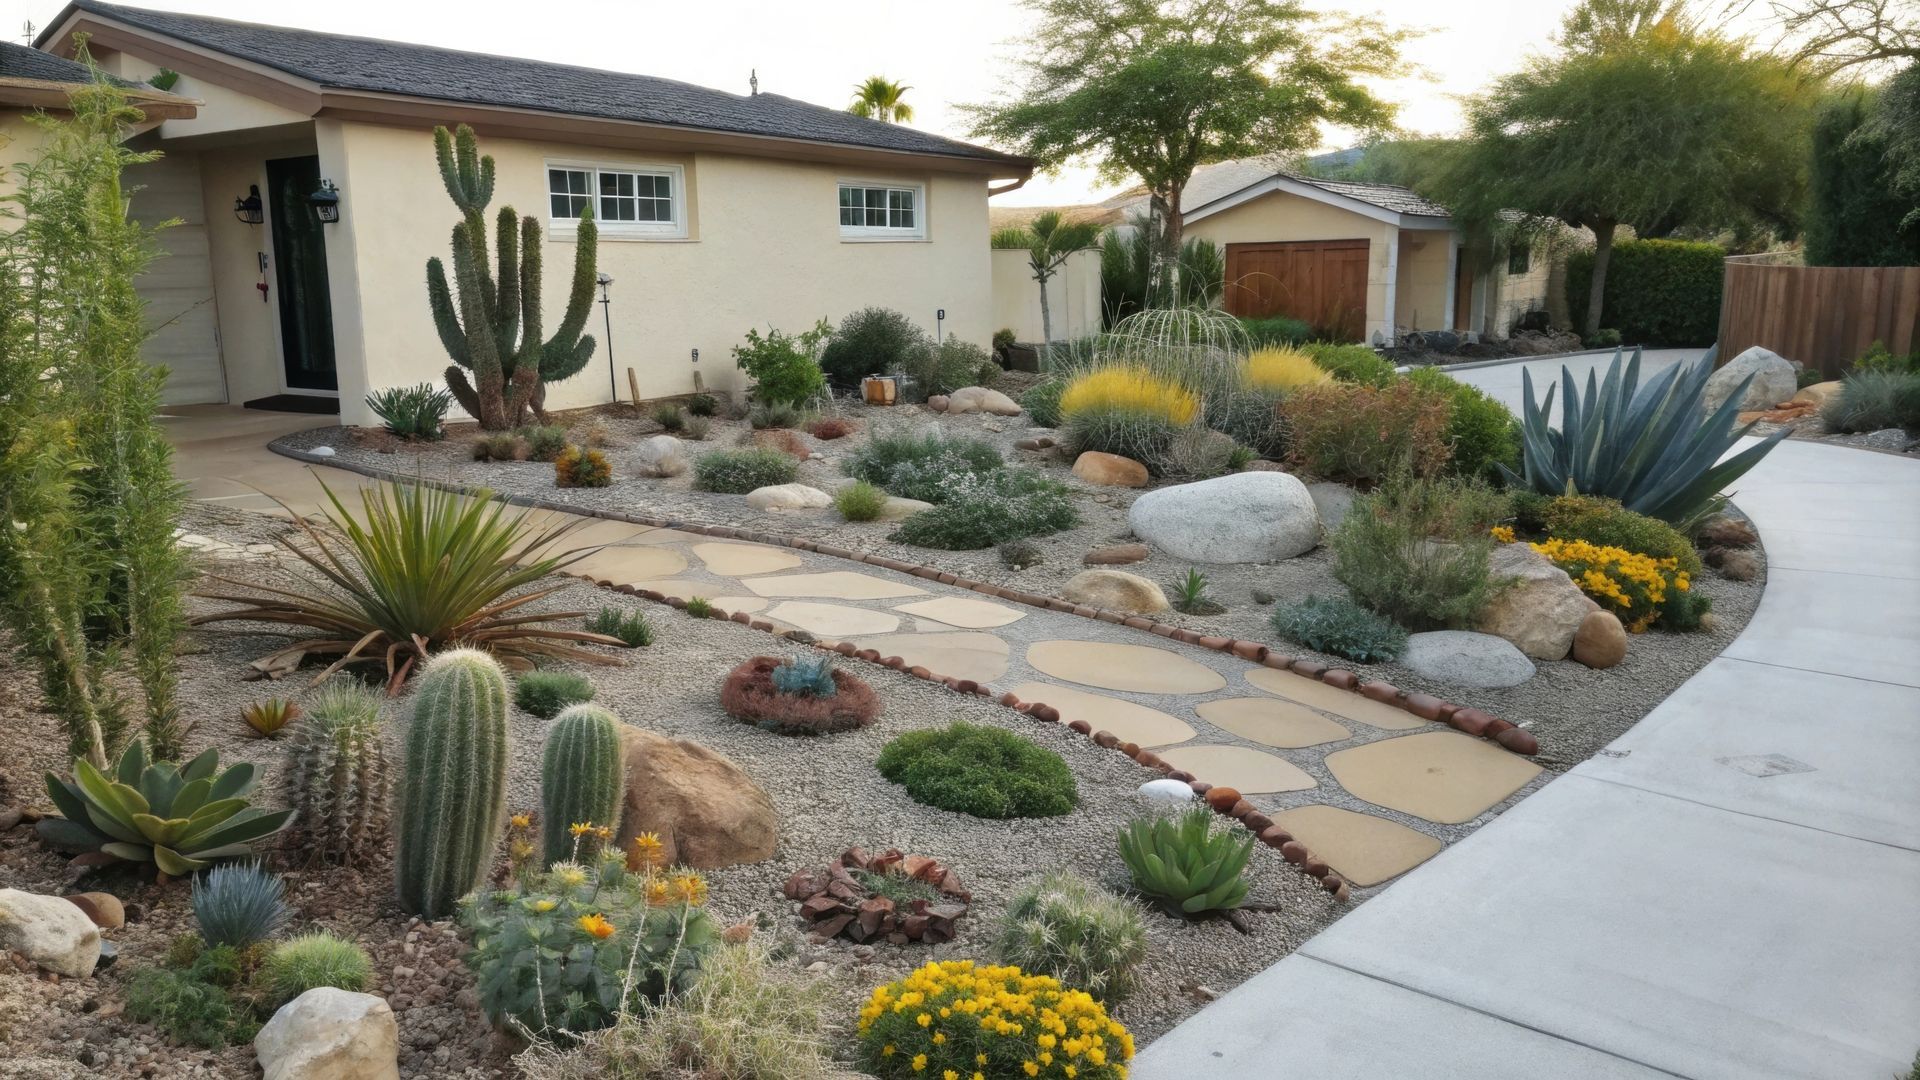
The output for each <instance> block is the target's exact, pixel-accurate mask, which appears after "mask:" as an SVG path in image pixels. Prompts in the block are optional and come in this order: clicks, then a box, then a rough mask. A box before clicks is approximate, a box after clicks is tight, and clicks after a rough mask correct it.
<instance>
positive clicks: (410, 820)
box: [394, 649, 507, 919]
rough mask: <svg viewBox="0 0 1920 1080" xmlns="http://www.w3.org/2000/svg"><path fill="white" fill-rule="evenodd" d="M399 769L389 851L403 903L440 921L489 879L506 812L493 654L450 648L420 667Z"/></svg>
mask: <svg viewBox="0 0 1920 1080" xmlns="http://www.w3.org/2000/svg"><path fill="white" fill-rule="evenodd" d="M405 769H406V772H405V775H406V783H405V784H403V785H401V796H400V821H399V827H398V829H397V830H396V835H397V843H396V845H395V851H394V878H395V881H396V884H397V886H398V890H399V897H400V906H401V907H402V908H403V909H405V910H406V911H407V912H409V913H411V914H415V915H420V916H422V917H425V918H429V919H438V918H441V917H443V916H445V915H448V914H450V913H451V912H452V911H453V907H454V904H455V903H456V902H457V901H458V900H459V899H460V898H461V897H463V896H465V895H466V894H467V893H469V892H471V891H472V890H473V889H474V888H475V887H476V886H478V885H479V884H480V882H481V879H482V878H484V877H485V876H486V873H487V870H488V868H489V866H490V864H491V862H492V860H493V853H494V847H495V844H496V843H497V841H498V840H499V837H500V826H501V822H502V820H503V818H504V817H505V814H506V793H507V784H506V780H507V676H506V673H505V672H503V671H501V670H500V665H499V663H497V662H496V661H495V660H494V659H493V657H491V656H488V655H487V654H486V653H483V652H480V651H479V650H477V649H454V650H452V651H449V652H444V653H441V654H440V655H438V656H436V657H434V658H433V659H432V660H430V661H428V662H427V665H426V670H425V672H424V673H423V674H422V675H421V677H420V686H419V689H417V690H415V691H414V702H413V722H412V724H411V725H410V726H409V727H408V729H407V752H406V763H405Z"/></svg>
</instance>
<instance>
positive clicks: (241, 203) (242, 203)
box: [233, 184, 267, 225]
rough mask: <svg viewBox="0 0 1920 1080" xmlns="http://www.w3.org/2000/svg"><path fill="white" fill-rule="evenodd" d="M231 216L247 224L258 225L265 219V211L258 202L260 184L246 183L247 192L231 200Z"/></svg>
mask: <svg viewBox="0 0 1920 1080" xmlns="http://www.w3.org/2000/svg"><path fill="white" fill-rule="evenodd" d="M233 216H234V217H237V218H239V219H240V220H241V221H244V222H246V223H247V224H249V225H258V224H260V223H262V222H264V221H266V220H267V213H266V210H265V208H264V207H263V206H262V205H261V202H260V185H259V184H248V185H247V194H246V195H245V196H244V197H242V198H238V199H235V200H233Z"/></svg>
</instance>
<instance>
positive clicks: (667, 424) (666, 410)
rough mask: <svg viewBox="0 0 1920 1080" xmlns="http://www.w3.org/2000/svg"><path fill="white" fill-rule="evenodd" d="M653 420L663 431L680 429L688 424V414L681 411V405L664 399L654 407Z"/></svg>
mask: <svg viewBox="0 0 1920 1080" xmlns="http://www.w3.org/2000/svg"><path fill="white" fill-rule="evenodd" d="M653 422H654V423H656V424H659V425H660V428H661V430H663V431H679V430H680V429H682V428H684V427H686V426H687V414H686V413H684V412H681V411H680V406H679V405H677V404H675V403H673V402H671V401H663V402H661V403H660V404H658V405H655V406H654V407H653Z"/></svg>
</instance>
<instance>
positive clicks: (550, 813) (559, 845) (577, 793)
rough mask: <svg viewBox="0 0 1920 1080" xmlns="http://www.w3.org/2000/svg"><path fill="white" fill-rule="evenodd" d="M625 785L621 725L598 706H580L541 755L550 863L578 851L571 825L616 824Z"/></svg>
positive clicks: (564, 716) (552, 733)
mask: <svg viewBox="0 0 1920 1080" xmlns="http://www.w3.org/2000/svg"><path fill="white" fill-rule="evenodd" d="M625 783H626V767H625V762H624V761H623V760H622V759H621V754H620V725H619V722H618V721H617V720H615V719H614V716H613V714H612V713H610V712H608V711H607V710H605V709H603V708H601V707H600V706H598V705H586V704H581V705H575V706H573V707H572V708H569V709H567V710H566V711H565V712H562V713H561V714H560V715H559V716H558V717H556V718H555V719H554V721H553V727H552V728H551V729H550V730H549V731H548V732H547V747H546V750H545V751H544V752H543V753H542V755H541V758H540V826H541V840H542V847H543V849H544V852H545V857H546V862H545V865H547V866H551V865H553V864H554V863H556V862H559V861H561V860H563V859H567V858H571V857H572V855H573V837H572V835H571V830H570V827H571V826H572V825H573V824H574V823H576V822H583V823H584V822H591V823H592V824H595V825H604V826H606V827H608V828H613V827H615V826H617V825H619V822H618V821H617V820H615V819H616V818H617V817H618V816H619V814H620V796H621V791H622V788H623V787H624V786H625Z"/></svg>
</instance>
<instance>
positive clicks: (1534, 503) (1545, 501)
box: [1506, 487, 1559, 536]
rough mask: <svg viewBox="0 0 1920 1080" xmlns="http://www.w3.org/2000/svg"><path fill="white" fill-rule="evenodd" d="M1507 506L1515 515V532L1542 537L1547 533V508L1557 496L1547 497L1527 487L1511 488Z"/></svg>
mask: <svg viewBox="0 0 1920 1080" xmlns="http://www.w3.org/2000/svg"><path fill="white" fill-rule="evenodd" d="M1506 492H1507V506H1508V508H1509V509H1510V511H1511V512H1512V515H1513V530H1514V531H1515V532H1517V533H1520V534H1521V535H1523V536H1541V535H1544V534H1545V533H1546V531H1547V507H1549V506H1552V505H1553V500H1554V499H1556V498H1559V496H1557V495H1546V494H1542V493H1541V492H1538V491H1535V490H1533V489H1532V488H1526V487H1509V488H1507V489H1506Z"/></svg>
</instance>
